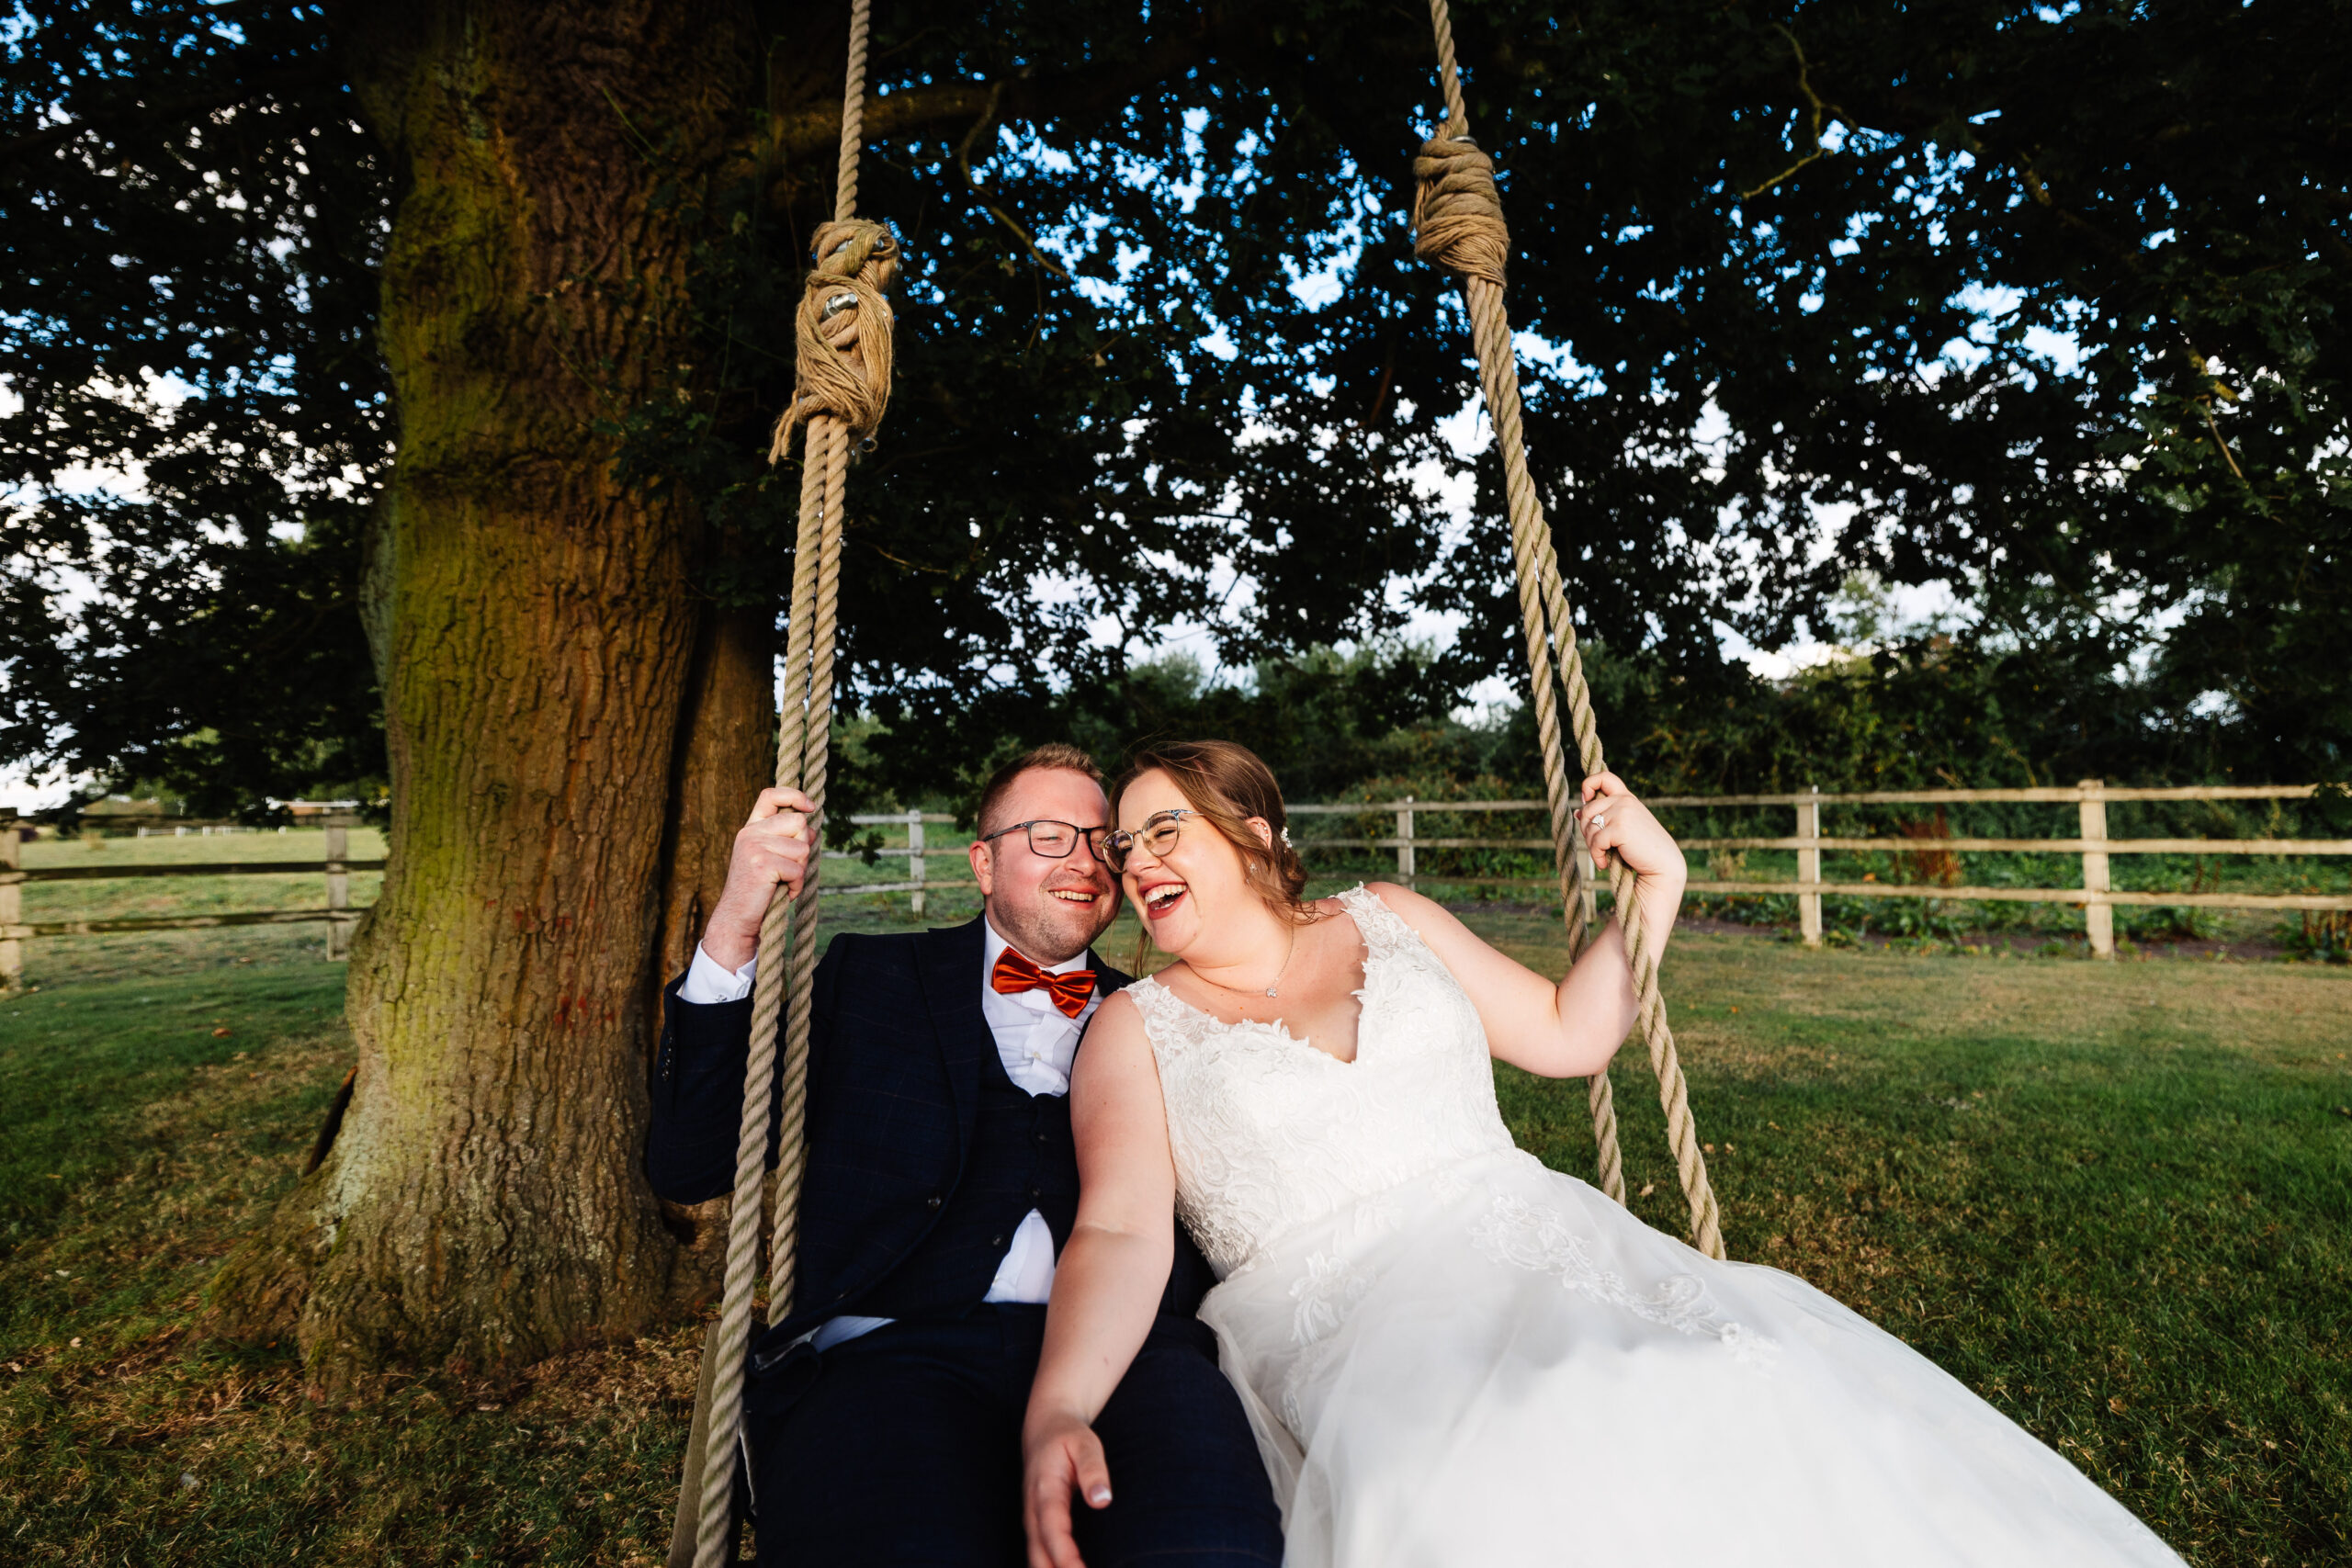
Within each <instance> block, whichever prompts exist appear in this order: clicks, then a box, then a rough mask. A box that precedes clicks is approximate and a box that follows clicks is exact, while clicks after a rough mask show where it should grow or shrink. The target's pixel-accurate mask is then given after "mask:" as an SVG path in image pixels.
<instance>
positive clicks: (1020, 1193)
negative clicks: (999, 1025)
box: [858, 1051, 1078, 1317]
mask: <svg viewBox="0 0 2352 1568" xmlns="http://www.w3.org/2000/svg"><path fill="white" fill-rule="evenodd" d="M979 1080H980V1082H979V1090H980V1093H979V1103H978V1105H977V1106H976V1107H975V1108H974V1110H973V1113H972V1138H971V1143H970V1145H969V1146H968V1147H967V1149H966V1151H965V1155H964V1177H963V1179H962V1180H960V1181H958V1182H957V1183H956V1190H955V1193H954V1195H953V1196H951V1197H949V1198H947V1199H946V1200H945V1201H944V1203H943V1205H942V1208H941V1211H940V1214H939V1218H938V1220H937V1221H936V1222H935V1223H934V1224H933V1225H932V1227H931V1230H930V1232H929V1233H928V1234H927V1235H924V1237H923V1238H922V1241H920V1242H918V1243H916V1244H915V1247H914V1248H913V1250H912V1251H910V1252H909V1253H908V1254H907V1255H906V1257H904V1258H901V1259H899V1266H898V1267H897V1268H895V1269H892V1270H891V1271H890V1272H889V1274H888V1276H887V1277H886V1278H885V1279H884V1280H882V1282H881V1283H880V1284H879V1285H876V1287H875V1288H874V1289H873V1290H872V1291H869V1292H866V1295H865V1300H864V1301H862V1302H861V1303H858V1310H859V1311H860V1312H862V1313H870V1314H874V1315H875V1316H876V1317H952V1316H955V1315H956V1314H961V1313H964V1312H967V1311H969V1310H970V1309H971V1308H973V1307H975V1306H977V1305H978V1304H979V1303H980V1302H981V1300H982V1299H983V1298H984V1297H986V1296H987V1294H988V1291H989V1284H990V1283H991V1282H992V1281H993V1280H995V1278H996V1271H997V1268H998V1266H999V1265H1000V1264H1001V1263H1002V1262H1003V1261H1004V1253H1005V1248H1006V1247H1010V1246H1011V1245H1012V1233H1013V1231H1014V1229H1015V1228H1016V1227H1018V1226H1019V1225H1020V1224H1021V1222H1022V1221H1023V1219H1024V1218H1026V1217H1027V1215H1028V1213H1029V1211H1030V1210H1032V1209H1035V1210H1036V1211H1037V1212H1038V1213H1041V1214H1043V1215H1044V1216H1045V1217H1046V1226H1047V1227H1048V1228H1049V1229H1050V1230H1052V1232H1053V1233H1054V1253H1055V1256H1056V1257H1059V1256H1060V1254H1061V1249H1062V1247H1063V1245H1064V1244H1065V1243H1067V1242H1068V1241H1069V1230H1070V1226H1071V1224H1073V1223H1075V1222H1076V1220H1077V1218H1078V1150H1077V1148H1076V1147H1075V1146H1074V1145H1072V1144H1071V1142H1070V1132H1069V1097H1068V1096H1067V1095H1058V1094H1036V1095H1033V1094H1030V1093H1029V1092H1028V1091H1026V1090H1025V1089H1022V1088H1021V1087H1020V1086H1019V1085H1018V1084H1016V1083H1014V1082H1013V1081H1012V1078H1011V1077H1008V1076H1007V1075H1006V1073H1005V1070H1004V1060H1003V1058H1002V1057H1001V1056H1000V1055H998V1054H997V1053H996V1052H994V1051H989V1052H984V1053H982V1055H981V1056H980V1060H979Z"/></svg>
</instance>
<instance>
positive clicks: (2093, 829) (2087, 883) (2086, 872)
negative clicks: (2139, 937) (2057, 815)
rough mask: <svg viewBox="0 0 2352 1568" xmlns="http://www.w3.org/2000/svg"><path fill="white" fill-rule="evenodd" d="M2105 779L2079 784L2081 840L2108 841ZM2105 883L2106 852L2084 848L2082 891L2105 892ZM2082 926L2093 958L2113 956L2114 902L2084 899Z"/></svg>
mask: <svg viewBox="0 0 2352 1568" xmlns="http://www.w3.org/2000/svg"><path fill="white" fill-rule="evenodd" d="M2106 784H2107V781H2106V780H2105V779H2085V780H2084V781H2083V782H2082V784H2080V785H2079V786H2078V787H2079V788H2080V789H2081V790H2082V792H2083V841H2084V842H2085V843H2086V844H2087V843H2090V842H2092V841H2094V840H2096V841H2098V842H2099V843H2105V842H2106V841H2107V796H2106V795H2104V794H2102V793H2101V791H2102V790H2103V789H2104V788H2105V786H2106ZM2107 890H2108V887H2107V852H2105V851H2104V850H2090V849H2086V850H2084V851H2083V891H2084V892H2086V893H2104V892H2106V891H2107ZM2083 930H2084V931H2086V932H2087V933H2088V934H2089V936H2090V939H2091V956H2092V957H2093V958H2113V957H2114V956H2115V906H2114V905H2112V904H2092V903H2086V904H2085V905H2084V906H2083Z"/></svg>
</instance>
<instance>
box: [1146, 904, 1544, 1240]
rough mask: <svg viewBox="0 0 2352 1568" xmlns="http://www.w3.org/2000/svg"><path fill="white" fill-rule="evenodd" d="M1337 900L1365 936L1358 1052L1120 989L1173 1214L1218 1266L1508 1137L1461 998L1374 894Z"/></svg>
mask: <svg viewBox="0 0 2352 1568" xmlns="http://www.w3.org/2000/svg"><path fill="white" fill-rule="evenodd" d="M1340 904H1341V906H1342V907H1343V908H1345V909H1346V910H1347V912H1348V914H1349V916H1350V917H1351V919H1353V920H1354V921H1355V925H1356V930H1357V931H1359V932H1360V933H1361V934H1362V935H1363V943H1364V961H1363V975H1364V983H1363V990H1362V991H1360V992H1358V993H1357V995H1358V997H1359V998H1361V1000H1362V1002H1363V1016H1362V1018H1361V1019H1360V1020H1359V1021H1358V1023H1357V1026H1356V1056H1355V1060H1354V1061H1352V1062H1342V1061H1340V1059H1339V1058H1337V1057H1335V1056H1331V1055H1326V1054H1325V1053H1323V1052H1321V1051H1318V1050H1317V1049H1316V1048H1315V1047H1314V1046H1312V1045H1310V1044H1308V1043H1306V1041H1304V1040H1301V1039H1299V1038H1297V1037H1296V1036H1295V1035H1293V1034H1291V1033H1290V1032H1287V1031H1286V1030H1285V1029H1283V1026H1282V1024H1281V1023H1280V1021H1275V1022H1272V1023H1259V1022H1254V1021H1243V1022H1239V1023H1227V1022H1225V1021H1222V1020H1220V1019H1217V1018H1215V1017H1212V1016H1211V1015H1209V1014H1208V1013H1205V1012H1203V1011H1202V1010H1200V1009H1198V1008H1196V1007H1193V1005H1192V1004H1191V1003H1189V1002H1186V1001H1184V1000H1182V998H1179V997H1178V996H1177V995H1176V994H1175V993H1174V992H1173V991H1170V989H1169V988H1168V987H1165V986H1162V985H1161V984H1159V982H1158V981H1157V980H1139V981H1137V982H1136V984H1134V985H1132V986H1130V987H1127V989H1126V991H1125V995H1126V996H1128V997H1131V998H1134V1000H1135V1004H1136V1009H1137V1010H1138V1011H1140V1012H1141V1013H1142V1015H1143V1021H1144V1029H1145V1032H1146V1033H1147V1034H1148V1036H1149V1037H1150V1040H1151V1050H1152V1055H1153V1057H1154V1058H1155V1059H1156V1060H1157V1061H1158V1063H1159V1087H1160V1090H1161V1093H1162V1094H1163V1095H1164V1097H1165V1098H1166V1100H1167V1103H1168V1139H1169V1147H1170V1150H1171V1152H1172V1153H1173V1154H1174V1156H1175V1161H1176V1208H1177V1212H1178V1213H1179V1214H1181V1215H1182V1218H1183V1220H1184V1224H1186V1226H1187V1227H1189V1228H1190V1229H1191V1231H1192V1233H1193V1240H1195V1241H1197V1242H1198V1243H1199V1244H1200V1247H1201V1251H1202V1252H1203V1253H1204V1255H1206V1257H1207V1258H1208V1260H1209V1264H1210V1266H1211V1267H1212V1268H1214V1269H1216V1272H1217V1275H1218V1277H1219V1278H1220V1279H1222V1278H1224V1277H1225V1276H1227V1275H1228V1274H1231V1273H1232V1272H1234V1271H1235V1270H1237V1269H1242V1268H1244V1267H1245V1266H1246V1265H1247V1264H1248V1263H1249V1262H1250V1259H1251V1258H1253V1257H1254V1256H1255V1255H1257V1254H1258V1253H1260V1252H1261V1251H1262V1250H1263V1249H1264V1248H1265V1247H1268V1246H1269V1245H1270V1244H1272V1242H1274V1241H1276V1240H1278V1239H1280V1238H1281V1236H1282V1235H1283V1234H1284V1233H1285V1232H1287V1231H1289V1230H1291V1229H1293V1228H1294V1227H1295V1226H1298V1225H1301V1224H1307V1223H1309V1222H1311V1221H1315V1220H1318V1219H1321V1218H1323V1217H1325V1216H1326V1215H1328V1214H1330V1213H1333V1212H1334V1211H1336V1210H1338V1209H1340V1207H1342V1206H1343V1205H1346V1204H1349V1203H1352V1202H1356V1201H1360V1200H1363V1199H1366V1198H1371V1197H1374V1196H1375V1195H1377V1194H1379V1193H1381V1192H1384V1191H1386V1190H1388V1189H1390V1188H1393V1187H1395V1186H1397V1185H1398V1184H1399V1183H1402V1182H1406V1181H1410V1180H1412V1179H1415V1178H1418V1177H1420V1176H1424V1175H1427V1174H1428V1173H1430V1171H1433V1170H1437V1169H1440V1168H1442V1167H1445V1166H1449V1165H1453V1164H1455V1163H1457V1162H1459V1161H1462V1160H1464V1159H1470V1158H1474V1157H1476V1156H1480V1155H1486V1154H1492V1153H1494V1152H1496V1151H1497V1150H1500V1149H1508V1148H1510V1147H1511V1140H1510V1132H1509V1131H1508V1130H1506V1129H1505V1128H1504V1126H1503V1119H1502V1113H1501V1111H1498V1109H1497V1108H1496V1105H1495V1077H1494V1066H1493V1064H1492V1063H1491V1061H1490V1060H1489V1059H1488V1057H1487V1032H1486V1030H1485V1028H1484V1027H1483V1026H1481V1025H1480V1023H1479V1021H1478V1013H1477V1010H1476V1009H1475V1008H1473V1007H1472V1006H1471V1005H1470V998H1468V997H1466V996H1464V994H1463V991H1462V987H1460V986H1459V985H1457V984H1455V983H1454V979H1453V975H1452V973H1451V972H1449V971H1448V970H1447V969H1446V967H1445V965H1444V964H1441V963H1440V962H1438V958H1437V955H1436V954H1435V953H1431V952H1430V950H1429V948H1428V947H1427V946H1426V945H1425V944H1424V943H1423V942H1422V941H1421V939H1420V937H1419V935H1417V934H1416V933H1415V932H1414V931H1413V929H1412V928H1411V927H1410V926H1408V925H1407V924H1406V923H1405V922H1404V920H1403V919H1400V918H1398V916H1397V914H1396V912H1395V911H1393V910H1392V909H1390V908H1388V906H1387V905H1385V904H1384V903H1382V902H1381V901H1380V898H1379V897H1378V895H1376V894H1374V893H1373V892H1372V891H1371V890H1369V889H1368V888H1364V887H1354V888H1351V889H1350V890H1348V891H1347V892H1345V893H1342V894H1340Z"/></svg>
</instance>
